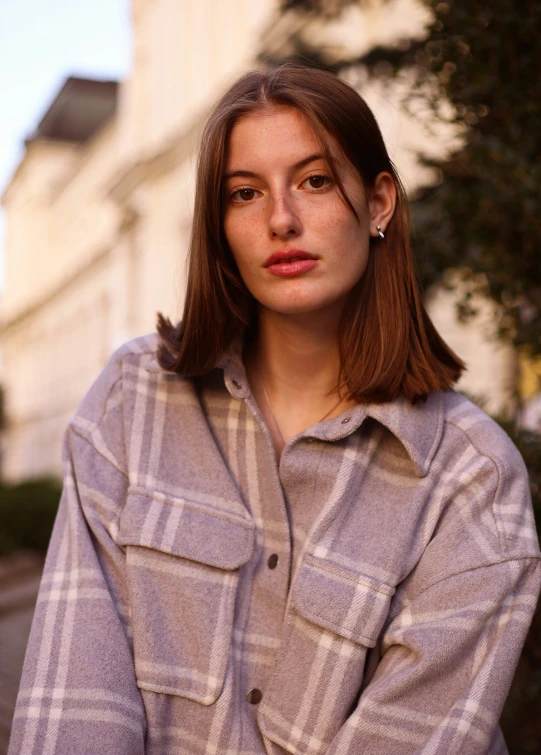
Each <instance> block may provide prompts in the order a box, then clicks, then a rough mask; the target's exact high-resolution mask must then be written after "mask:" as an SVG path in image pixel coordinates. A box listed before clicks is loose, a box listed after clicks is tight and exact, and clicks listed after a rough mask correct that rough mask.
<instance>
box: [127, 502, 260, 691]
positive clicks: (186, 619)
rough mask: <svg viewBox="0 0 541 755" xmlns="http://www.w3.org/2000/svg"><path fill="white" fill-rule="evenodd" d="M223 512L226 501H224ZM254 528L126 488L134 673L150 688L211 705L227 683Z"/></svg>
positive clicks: (206, 508) (202, 507) (198, 506)
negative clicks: (242, 575) (238, 598)
mask: <svg viewBox="0 0 541 755" xmlns="http://www.w3.org/2000/svg"><path fill="white" fill-rule="evenodd" d="M224 509H225V506H224ZM254 532H255V526H254V525H253V523H252V522H251V521H250V520H249V519H248V518H246V519H245V520H244V519H242V517H241V516H240V515H238V516H237V515H235V514H232V513H231V512H230V511H226V510H224V511H220V510H219V509H218V508H215V507H213V506H210V505H208V504H206V503H202V502H199V501H197V502H196V501H192V500H185V499H183V498H180V497H172V496H166V495H163V494H160V493H155V492H152V491H146V490H144V489H135V490H134V489H131V490H130V492H129V495H128V498H127V501H126V504H125V507H124V509H123V511H122V515H121V518H120V526H119V533H118V538H117V541H118V543H119V544H120V545H123V546H125V547H126V573H127V579H128V587H129V593H130V619H131V625H132V635H133V651H134V664H135V676H136V679H137V685H138V686H139V688H140V689H143V690H146V691H147V692H149V693H159V694H166V695H178V696H181V697H185V698H188V699H190V700H193V701H195V702H198V703H201V704H203V705H212V704H213V703H214V702H215V701H216V700H217V699H218V697H219V695H220V694H221V691H222V689H223V687H224V684H225V679H226V674H227V669H228V666H229V663H228V661H229V657H230V653H231V642H232V633H233V622H234V612H235V603H236V596H237V591H238V585H239V579H240V571H241V570H240V567H241V566H243V565H244V564H246V563H247V562H248V560H249V559H250V556H251V555H252V552H253V549H254V544H255V538H254Z"/></svg>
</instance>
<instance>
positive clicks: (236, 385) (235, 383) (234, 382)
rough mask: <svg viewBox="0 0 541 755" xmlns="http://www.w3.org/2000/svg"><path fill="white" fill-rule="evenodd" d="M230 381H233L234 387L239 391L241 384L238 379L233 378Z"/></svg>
mask: <svg viewBox="0 0 541 755" xmlns="http://www.w3.org/2000/svg"><path fill="white" fill-rule="evenodd" d="M232 382H233V385H234V386H235V388H236V389H237V390H238V391H240V388H241V385H240V383H239V381H238V380H233V381H232Z"/></svg>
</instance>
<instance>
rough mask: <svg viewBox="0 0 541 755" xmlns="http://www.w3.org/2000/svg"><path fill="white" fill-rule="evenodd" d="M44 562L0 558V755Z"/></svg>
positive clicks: (20, 556)
mask: <svg viewBox="0 0 541 755" xmlns="http://www.w3.org/2000/svg"><path fill="white" fill-rule="evenodd" d="M42 567H43V560H42V559H41V558H40V557H38V556H35V555H34V554H31V553H17V554H14V555H13V556H9V557H7V558H6V557H4V558H0V755H5V754H6V752H7V746H8V741H9V732H10V729H11V720H12V718H13V710H14V708H15V700H16V697H17V690H18V687H19V679H20V676H21V670H22V665H23V660H24V652H25V649H26V643H27V641H28V634H29V632H30V625H31V623H32V615H33V613H34V605H35V602H36V597H37V593H38V587H39V581H40V579H41V570H42Z"/></svg>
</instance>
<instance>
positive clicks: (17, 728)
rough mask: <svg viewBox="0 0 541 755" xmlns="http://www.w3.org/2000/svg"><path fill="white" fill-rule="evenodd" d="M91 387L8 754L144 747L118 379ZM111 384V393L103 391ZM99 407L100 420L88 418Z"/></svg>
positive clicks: (73, 431) (77, 427)
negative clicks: (119, 533)
mask: <svg viewBox="0 0 541 755" xmlns="http://www.w3.org/2000/svg"><path fill="white" fill-rule="evenodd" d="M106 383H107V378H104V379H103V380H101V381H100V379H98V384H97V385H96V384H95V386H94V387H93V389H91V392H90V394H89V396H87V398H86V399H85V402H83V405H82V409H81V410H80V411H79V412H78V414H77V415H76V417H75V419H74V420H73V421H72V424H71V426H70V427H69V428H68V431H67V433H66V436H65V442H64V488H63V493H62V498H61V501H60V506H59V511H58V515H57V519H56V522H55V526H54V531H53V535H52V539H51V542H50V546H49V550H48V554H47V558H46V563H45V569H44V574H43V578H42V582H41V586H40V591H39V595H38V601H37V606H36V610H35V614H34V620H33V624H32V630H31V633H30V639H29V643H28V647H27V652H26V657H25V663H24V669H23V676H22V681H21V685H20V689H19V695H18V698H17V705H16V710H15V716H14V720H13V727H12V735H11V740H10V746H9V750H8V753H9V755H18V754H19V753H20V754H21V755H23V754H24V755H53V753H54V755H72V754H73V753H77V755H85V754H87V753H88V754H90V753H95V752H97V751H99V752H103V753H115V755H123V754H124V755H138V754H141V753H144V750H145V746H144V741H145V714H144V708H143V702H142V699H141V695H140V693H139V690H138V688H137V685H136V680H135V672H134V664H133V655H132V646H131V639H130V634H129V628H128V627H129V623H128V618H127V617H128V599H127V594H126V586H125V585H126V580H125V574H124V569H125V561H124V553H123V551H122V549H121V548H119V547H118V546H117V545H116V543H115V541H114V536H115V532H116V530H117V521H118V515H119V512H120V509H121V503H122V502H123V501H124V500H125V496H126V490H127V482H128V481H127V477H126V473H125V471H124V469H123V464H122V460H121V457H122V451H121V449H122V441H121V424H122V423H121V419H120V417H119V411H120V404H121V388H120V382H119V381H117V383H116V384H115V385H114V386H113V387H112V389H111V390H109V388H108V386H107V385H105V384H106ZM104 388H107V391H106V392H107V401H106V402H105V401H102V398H101V396H100V393H103V391H104ZM97 414H99V415H100V422H99V423H97V422H94V421H93V419H92V417H93V416H96V415H97Z"/></svg>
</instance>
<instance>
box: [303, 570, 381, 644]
mask: <svg viewBox="0 0 541 755" xmlns="http://www.w3.org/2000/svg"><path fill="white" fill-rule="evenodd" d="M394 593H395V588H394V587H390V586H389V585H386V584H385V583H384V582H380V581H377V580H375V579H373V578H372V577H369V576H365V575H364V574H359V573H355V572H350V571H348V570H346V569H343V568H341V567H339V566H336V565H334V564H332V563H330V562H328V561H323V560H322V559H316V558H315V557H313V556H306V557H305V559H304V562H303V563H302V565H301V567H300V569H299V572H298V574H297V578H296V580H295V584H294V587H293V593H292V604H293V606H294V608H295V609H296V610H297V612H298V613H300V614H301V616H303V617H304V618H305V619H308V620H309V621H311V622H313V623H314V624H318V625H319V626H321V627H324V628H326V629H330V630H331V631H333V632H335V633H336V634H339V635H340V636H341V637H345V638H346V639H349V640H353V641H354V642H358V643H359V644H361V645H367V646H368V647H374V646H375V645H376V643H377V640H378V637H379V634H380V632H381V629H382V627H383V624H384V622H385V619H386V618H387V614H388V613H389V606H390V603H391V598H392V596H393V595H394Z"/></svg>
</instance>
